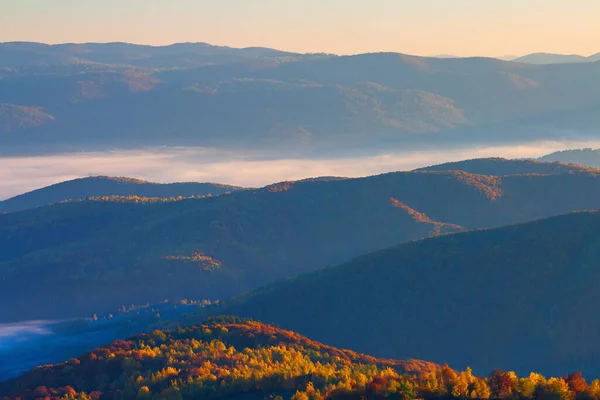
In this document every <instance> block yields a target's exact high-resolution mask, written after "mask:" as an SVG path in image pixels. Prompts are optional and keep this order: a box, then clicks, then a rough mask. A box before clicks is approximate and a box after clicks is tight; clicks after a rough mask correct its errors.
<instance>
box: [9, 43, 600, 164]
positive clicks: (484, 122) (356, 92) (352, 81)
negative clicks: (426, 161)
mask: <svg viewBox="0 0 600 400" xmlns="http://www.w3.org/2000/svg"><path fill="white" fill-rule="evenodd" d="M207 54H208V55H207ZM217 55H218V57H217ZM221 55H223V57H221ZM215 57H216V58H215ZM40 60H41V61H40ZM190 60H192V61H190ZM198 60H199V61H198ZM2 63H3V65H5V69H3V70H0V132H1V134H0V146H1V148H2V150H1V153H0V154H2V155H7V154H17V153H32V152H41V151H44V152H50V151H56V152H58V151H66V149H68V150H81V149H89V148H94V149H96V148H100V149H102V148H114V147H128V146H156V145H186V146H208V147H221V148H223V147H227V148H241V147H243V148H248V147H260V148H265V149H275V150H277V151H283V150H286V151H292V150H293V151H295V152H297V153H299V154H312V153H315V152H332V151H342V150H344V149H350V148H361V149H363V151H365V152H366V151H368V150H372V149H378V148H386V149H389V148H390V147H395V148H408V147H410V146H420V145H424V144H428V143H429V144H431V143H436V144H437V145H439V146H444V145H457V144H460V143H472V142H480V143H514V142H518V141H530V140H536V139H549V138H551V139H564V138H568V139H576V138H579V139H581V138H585V137H589V136H590V135H592V134H593V128H594V127H595V126H596V125H597V123H598V122H599V121H598V113H597V112H596V109H597V106H598V104H599V103H600V95H598V93H600V90H599V89H600V86H599V85H600V83H598V82H600V79H598V77H599V74H600V64H598V63H579V64H561V65H531V64H524V63H515V62H506V61H500V60H495V59H489V58H460V59H442V58H424V57H416V56H409V55H404V54H396V53H373V54H361V55H355V56H334V55H310V54H308V55H293V54H292V55H290V54H288V53H282V52H278V51H275V50H268V49H231V48H222V47H215V46H210V45H205V44H183V45H173V46H168V47H164V48H162V47H161V48H152V47H148V46H134V45H127V44H94V45H92V44H90V45H62V46H60V45H59V46H47V45H41V44H35V43H9V44H2V45H0V64H2ZM167 65H169V66H167ZM107 116H110V118H108V117H107Z"/></svg>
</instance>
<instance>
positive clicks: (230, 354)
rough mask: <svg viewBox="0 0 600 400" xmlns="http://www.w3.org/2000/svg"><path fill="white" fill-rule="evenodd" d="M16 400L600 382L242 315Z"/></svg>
mask: <svg viewBox="0 0 600 400" xmlns="http://www.w3.org/2000/svg"><path fill="white" fill-rule="evenodd" d="M0 393H2V394H3V395H6V396H8V397H6V398H7V399H8V398H10V399H23V400H29V399H113V398H115V399H117V398H118V399H199V398H202V399H211V398H215V399H216V398H225V397H232V396H236V395H241V394H251V395H254V396H255V397H253V398H266V397H280V398H282V399H283V398H291V399H292V400H317V399H355V398H356V399H363V398H364V399H386V398H390V399H392V398H393V399H406V400H409V399H448V398H454V399H467V398H469V399H489V398H497V399H570V400H577V399H586V400H587V399H600V381H598V380H595V381H593V382H592V383H591V384H589V385H588V383H587V382H586V381H585V379H584V378H583V376H582V375H581V374H579V373H574V374H571V375H568V376H567V377H564V378H549V379H546V378H545V377H544V376H542V375H540V374H537V373H531V374H530V375H529V376H526V377H518V376H517V375H516V374H515V373H514V372H504V371H500V370H496V371H494V372H492V373H491V374H490V375H489V376H487V377H482V376H475V375H474V374H473V372H472V371H471V370H470V369H467V370H466V371H462V372H457V371H454V370H453V369H451V368H450V367H448V366H439V365H436V364H432V363H427V362H422V361H416V360H410V361H393V360H383V359H376V358H373V357H370V356H365V355H361V354H357V353H354V352H351V351H347V350H339V349H336V348H333V347H330V346H326V345H323V344H321V343H318V342H314V341H311V340H310V339H307V338H305V337H303V336H300V335H298V334H296V333H293V332H290V331H285V330H282V329H279V328H276V327H273V326H269V325H264V324H261V323H258V322H253V321H248V320H240V319H238V318H223V317H221V318H218V319H213V320H210V321H208V322H207V323H205V324H203V325H201V326H196V327H192V328H185V329H183V328H179V329H177V330H171V331H159V330H157V331H154V332H153V333H151V334H146V335H140V336H137V337H135V338H132V339H130V340H127V341H125V340H119V341H116V342H114V343H113V344H112V345H110V346H108V347H103V348H99V349H97V350H94V351H93V352H91V353H88V354H86V355H84V356H82V357H80V358H78V359H71V360H69V361H67V362H65V363H63V364H59V365H54V366H44V367H39V368H37V369H35V370H33V371H31V372H29V373H27V374H25V375H24V376H22V377H20V378H17V379H15V380H13V381H10V382H8V383H6V384H4V386H0Z"/></svg>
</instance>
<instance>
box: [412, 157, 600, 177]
mask: <svg viewBox="0 0 600 400" xmlns="http://www.w3.org/2000/svg"><path fill="white" fill-rule="evenodd" d="M544 161H545V162H544ZM556 161H559V160H550V159H547V160H546V159H544V160H539V161H538V160H508V159H506V158H476V159H473V160H465V161H457V162H449V163H444V164H439V165H433V166H430V167H424V168H419V169H417V170H416V171H453V170H460V171H465V172H469V173H471V174H481V175H495V176H504V175H515V174H542V175H560V174H565V173H572V174H576V173H588V172H589V173H600V170H599V169H596V168H591V167H589V166H584V165H589V164H583V165H576V164H578V163H576V162H575V164H563V163H561V162H556ZM573 162H574V161H573Z"/></svg>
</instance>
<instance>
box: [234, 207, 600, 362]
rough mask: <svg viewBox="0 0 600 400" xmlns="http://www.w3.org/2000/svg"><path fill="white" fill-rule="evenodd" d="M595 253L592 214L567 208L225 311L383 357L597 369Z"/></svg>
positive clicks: (424, 245) (280, 288) (274, 291)
mask: <svg viewBox="0 0 600 400" xmlns="http://www.w3.org/2000/svg"><path fill="white" fill-rule="evenodd" d="M599 256H600V214H599V213H597V212H591V213H590V212H585V213H584V212H582V213H575V214H570V215H566V216H559V217H553V218H550V219H545V220H540V221H536V222H531V223H527V224H523V225H513V226H508V227H503V228H498V229H494V230H482V231H473V232H467V233H461V234H456V235H448V236H441V237H437V238H433V239H426V240H423V241H419V242H412V243H408V244H403V245H400V246H398V247H395V248H391V249H388V250H384V251H380V252H377V253H373V254H371V255H367V256H364V257H361V258H358V259H356V260H354V261H352V262H350V263H347V264H344V265H341V266H338V267H335V268H329V269H325V270H322V271H320V272H316V273H313V274H309V275H304V276H300V277H298V278H296V279H292V280H288V281H286V282H283V283H279V284H275V285H272V286H270V287H267V288H265V289H262V290H258V291H256V292H252V293H249V294H246V295H243V296H239V297H237V298H234V299H232V300H230V301H229V302H228V303H227V304H226V308H225V310H224V312H226V313H235V314H237V315H240V316H250V317H252V318H256V319H260V320H262V321H265V322H269V323H277V324H279V325H281V326H282V327H285V328H287V329H293V330H296V331H298V332H300V333H302V334H305V335H308V336H309V337H312V338H315V339H317V340H322V341H326V342H328V343H332V344H333V345H336V346H342V347H345V348H351V349H354V350H357V351H361V352H369V353H370V354H374V355H377V356H383V357H401V358H405V357H409V358H410V357H416V358H423V359H428V360H433V361H435V362H441V363H443V362H448V363H450V365H452V366H455V367H459V368H462V367H464V366H466V365H470V366H472V367H473V368H474V369H477V370H480V371H482V370H483V371H486V370H490V369H492V368H494V367H499V368H511V369H514V370H516V371H517V372H519V373H527V372H529V371H532V370H535V371H539V372H541V373H544V374H556V373H558V374H562V373H565V372H567V371H568V370H582V371H584V372H585V373H589V374H598V373H600V370H599V369H598V360H599V359H600V346H598V342H597V340H596V334H597V332H598V330H599V329H600V318H598V317H597V315H598V311H599V306H598V304H600V298H599V294H598V291H597V285H598V284H600V270H599V269H598V268H597V260H598V257H599ZM465 349H468V351H465Z"/></svg>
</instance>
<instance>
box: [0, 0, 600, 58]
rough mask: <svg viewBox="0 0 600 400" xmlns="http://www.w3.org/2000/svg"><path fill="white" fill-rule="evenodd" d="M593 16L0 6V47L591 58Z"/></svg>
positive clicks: (309, 1) (456, 1)
mask: <svg viewBox="0 0 600 400" xmlns="http://www.w3.org/2000/svg"><path fill="white" fill-rule="evenodd" d="M599 16H600V1H598V0H0V42H7V41H37V42H44V43H50V44H54V43H65V42H70V43H72V42H75V43H82V42H114V41H121V42H130V43H139V44H151V45H166V44H171V43H178V42H207V43H211V44H217V45H228V46H232V47H247V46H264V47H272V48H277V49H281V50H288V51H295V52H302V53H304V52H327V53H337V54H356V53H364V52H377V51H394V52H402V53H407V54H416V55H438V54H452V55H456V56H475V55H477V56H492V57H500V56H504V55H524V54H528V53H533V52H552V53H562V54H582V55H591V54H595V53H598V52H600V23H598V18H599Z"/></svg>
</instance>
